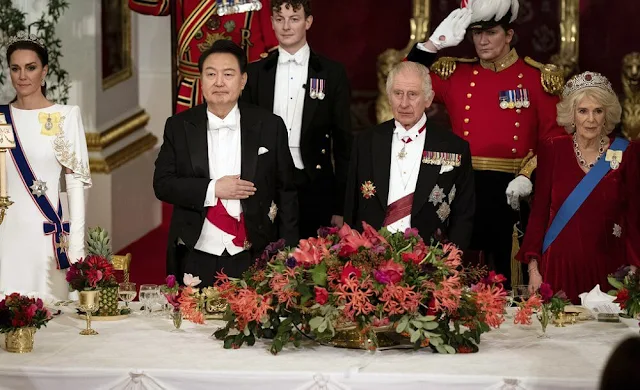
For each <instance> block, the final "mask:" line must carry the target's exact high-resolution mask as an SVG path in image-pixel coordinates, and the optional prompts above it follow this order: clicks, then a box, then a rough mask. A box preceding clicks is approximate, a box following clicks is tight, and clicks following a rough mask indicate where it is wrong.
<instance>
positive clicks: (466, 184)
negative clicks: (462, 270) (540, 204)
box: [344, 62, 475, 249]
mask: <svg viewBox="0 0 640 390" xmlns="http://www.w3.org/2000/svg"><path fill="white" fill-rule="evenodd" d="M387 94H388V97H389V102H390V104H391V108H392V110H393V114H394V119H392V120H390V121H387V122H385V123H382V124H380V125H377V126H376V127H374V128H372V129H370V130H368V131H366V132H364V133H362V134H359V135H358V136H357V137H356V140H355V143H354V146H353V152H352V155H351V165H350V167H349V178H348V181H347V196H346V200H345V214H344V215H345V222H346V223H348V224H350V225H352V226H353V227H356V228H358V229H359V228H361V225H362V222H363V221H365V222H367V223H368V224H370V225H372V226H373V227H374V228H376V229H380V228H381V227H383V226H386V227H387V228H388V229H389V230H390V231H401V232H404V231H405V230H406V229H408V228H417V229H418V231H419V232H420V235H421V236H422V237H423V238H425V239H426V240H427V242H428V240H429V238H430V237H431V236H432V235H433V234H434V233H435V232H436V231H437V230H438V229H439V230H440V231H441V232H442V233H443V234H444V236H445V238H446V239H448V240H449V241H451V242H453V243H454V244H456V245H457V246H458V247H459V248H461V249H464V248H466V247H467V246H468V245H469V241H470V240H471V230H472V225H473V214H474V211H475V192H474V191H475V190H474V181H473V170H472V167H471V154H470V152H469V144H468V143H467V141H464V140H463V139H461V138H460V137H458V136H457V135H455V134H453V133H452V132H451V131H449V130H444V129H438V128H436V127H434V126H430V125H429V124H428V121H427V116H426V115H425V110H426V109H427V108H428V107H429V106H430V105H431V102H432V101H433V96H434V94H433V90H432V88H431V78H430V76H429V70H428V69H427V68H426V67H425V66H423V65H420V64H417V63H413V62H402V63H400V64H398V65H396V67H395V68H393V69H392V70H391V72H390V73H389V78H388V79H387Z"/></svg>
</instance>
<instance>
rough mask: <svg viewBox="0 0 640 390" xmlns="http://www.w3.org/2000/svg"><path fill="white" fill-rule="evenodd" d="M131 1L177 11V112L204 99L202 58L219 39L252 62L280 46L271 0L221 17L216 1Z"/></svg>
mask: <svg viewBox="0 0 640 390" xmlns="http://www.w3.org/2000/svg"><path fill="white" fill-rule="evenodd" d="M171 1H172V0H129V8H131V10H133V11H135V12H138V13H141V14H145V15H155V16H165V15H169V14H170V13H171V11H172V10H174V12H175V14H174V15H172V16H173V17H174V18H175V21H176V23H175V25H176V30H177V31H175V32H174V33H177V35H178V36H177V50H178V53H177V58H178V74H179V76H178V77H179V78H178V101H177V106H176V113H178V112H182V111H185V110H187V109H189V108H191V107H193V106H196V105H198V104H200V103H202V102H203V98H202V91H201V90H200V72H198V59H199V58H200V53H202V52H203V51H205V50H207V49H208V48H209V47H210V46H211V44H213V42H215V41H217V40H219V39H230V40H232V41H233V42H235V43H237V44H239V45H240V46H242V48H244V50H245V52H246V54H247V58H248V59H249V62H252V61H257V60H259V59H260V58H261V56H262V55H263V54H266V53H267V52H268V51H270V50H272V49H274V48H275V47H277V46H278V40H277V39H276V36H275V33H274V32H273V28H272V27H271V19H270V18H271V2H270V0H262V1H261V2H262V9H261V10H260V11H253V12H245V13H239V14H230V15H225V16H218V13H217V6H216V1H215V0H173V1H175V2H176V4H173V5H172V4H171Z"/></svg>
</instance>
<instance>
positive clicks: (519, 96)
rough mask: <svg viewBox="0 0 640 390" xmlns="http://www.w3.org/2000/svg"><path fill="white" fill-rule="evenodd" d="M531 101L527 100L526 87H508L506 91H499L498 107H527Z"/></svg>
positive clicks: (527, 92)
mask: <svg viewBox="0 0 640 390" xmlns="http://www.w3.org/2000/svg"><path fill="white" fill-rule="evenodd" d="M530 105H531V101H530V100H529V90H527V89H510V90H508V91H500V108H502V109H503V110H506V109H507V108H510V109H514V108H522V107H524V108H529V106H530Z"/></svg>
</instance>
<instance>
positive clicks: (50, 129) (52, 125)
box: [38, 112, 62, 136]
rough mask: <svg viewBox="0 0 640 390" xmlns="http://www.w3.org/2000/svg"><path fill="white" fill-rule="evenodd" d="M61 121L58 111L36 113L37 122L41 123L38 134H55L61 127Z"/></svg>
mask: <svg viewBox="0 0 640 390" xmlns="http://www.w3.org/2000/svg"><path fill="white" fill-rule="evenodd" d="M61 121H62V115H60V113H59V112H51V113H48V112H41V113H39V114H38V122H40V124H41V125H42V128H41V129H40V134H42V135H48V136H51V135H57V134H58V133H59V132H60V130H61V128H60V122H61Z"/></svg>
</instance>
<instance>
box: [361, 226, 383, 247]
mask: <svg viewBox="0 0 640 390" xmlns="http://www.w3.org/2000/svg"><path fill="white" fill-rule="evenodd" d="M362 228H363V231H362V237H363V238H365V239H367V240H369V242H370V243H371V244H373V245H379V244H388V243H387V240H385V239H384V237H382V236H381V235H380V233H378V231H377V230H376V229H374V228H373V226H371V225H369V224H368V223H366V222H364V221H362Z"/></svg>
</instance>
